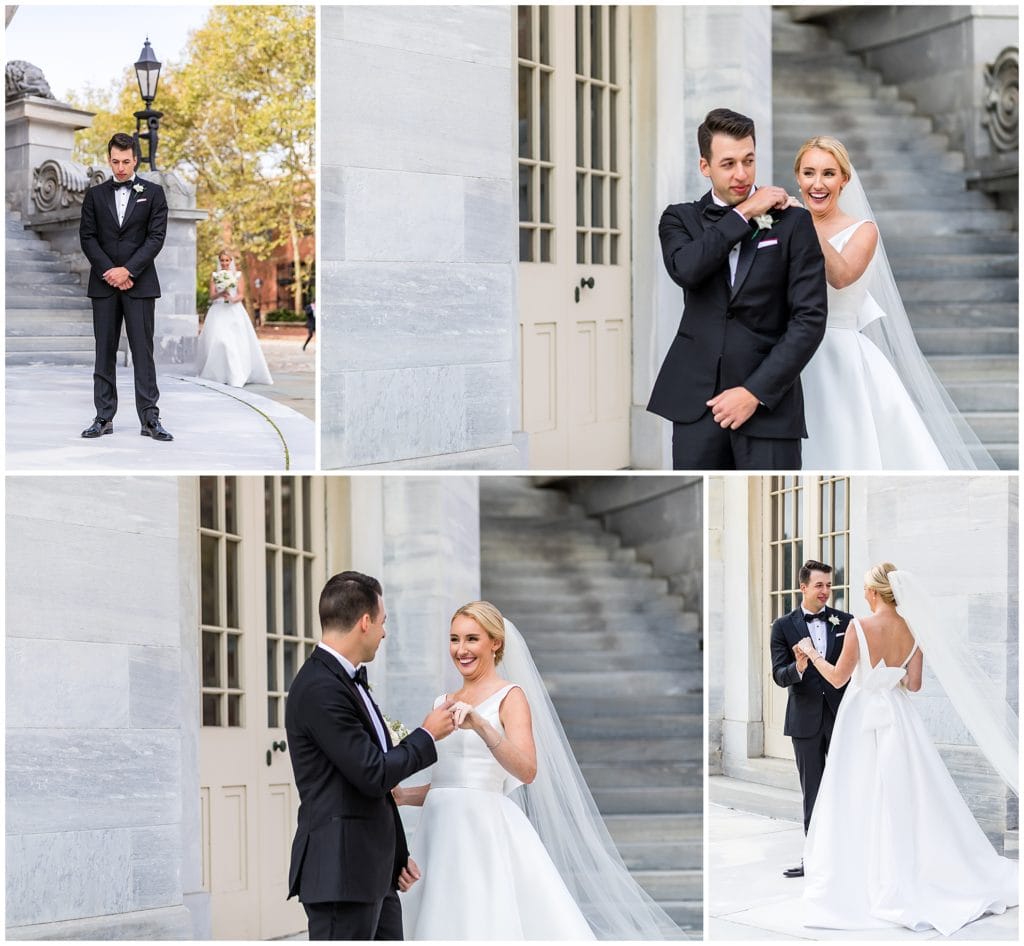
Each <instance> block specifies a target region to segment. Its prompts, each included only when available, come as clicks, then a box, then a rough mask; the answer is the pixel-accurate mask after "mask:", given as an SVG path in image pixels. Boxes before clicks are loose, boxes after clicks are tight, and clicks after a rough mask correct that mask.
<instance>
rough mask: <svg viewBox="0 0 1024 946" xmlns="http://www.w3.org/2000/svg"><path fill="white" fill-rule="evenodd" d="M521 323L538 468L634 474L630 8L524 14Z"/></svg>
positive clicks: (526, 423)
mask: <svg viewBox="0 0 1024 946" xmlns="http://www.w3.org/2000/svg"><path fill="white" fill-rule="evenodd" d="M516 15H517V17H518V34H517V53H518V73H517V82H518V86H517V88H518V115H519V217H520V225H519V236H520V242H519V249H520V252H519V257H520V264H519V315H520V349H521V359H522V360H521V365H522V372H521V379H520V381H521V392H522V405H521V408H522V420H523V429H524V430H525V431H526V432H527V433H528V434H529V451H530V465H531V467H533V468H534V469H605V470H607V469H619V468H622V467H625V466H627V465H628V464H629V459H630V450H629V411H630V401H631V397H630V379H631V358H632V354H631V350H632V335H631V321H632V319H631V295H630V294H631V280H630V272H631V265H630V263H631V260H630V173H629V121H630V109H629V8H628V7H624V8H617V7H609V6H577V7H571V6H536V7H533V6H531V7H518V8H517V10H516Z"/></svg>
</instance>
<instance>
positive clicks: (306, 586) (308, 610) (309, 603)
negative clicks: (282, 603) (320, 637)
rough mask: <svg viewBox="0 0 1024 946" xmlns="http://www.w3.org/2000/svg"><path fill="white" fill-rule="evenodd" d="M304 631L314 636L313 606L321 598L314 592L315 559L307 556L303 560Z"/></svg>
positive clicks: (305, 634)
mask: <svg viewBox="0 0 1024 946" xmlns="http://www.w3.org/2000/svg"><path fill="white" fill-rule="evenodd" d="M302 589H303V590H302V603H303V608H302V614H303V621H302V632H303V635H304V636H305V637H312V636H313V607H314V602H315V601H317V600H319V595H314V594H313V591H314V589H313V560H312V559H311V558H305V559H303V560H302Z"/></svg>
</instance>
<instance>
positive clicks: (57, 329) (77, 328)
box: [7, 317, 93, 338]
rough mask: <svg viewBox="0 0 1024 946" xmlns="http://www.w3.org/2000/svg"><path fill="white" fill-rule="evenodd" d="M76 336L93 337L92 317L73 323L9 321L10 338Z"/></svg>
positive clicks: (67, 321) (50, 320)
mask: <svg viewBox="0 0 1024 946" xmlns="http://www.w3.org/2000/svg"><path fill="white" fill-rule="evenodd" d="M76 335H88V336H89V338H92V337H93V334H92V318H91V317H89V318H82V319H80V320H78V321H71V320H68V319H61V320H58V319H39V320H38V321H35V322H32V323H28V322H27V321H25V320H22V319H19V320H17V321H14V320H13V319H10V318H9V319H7V337H8V338H31V337H33V336H38V337H40V338H54V337H58V338H59V337H68V338H70V337H72V336H76Z"/></svg>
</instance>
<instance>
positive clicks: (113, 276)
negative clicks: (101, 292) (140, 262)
mask: <svg viewBox="0 0 1024 946" xmlns="http://www.w3.org/2000/svg"><path fill="white" fill-rule="evenodd" d="M103 278H104V279H105V280H106V281H107V283H108V284H109V285H111V286H113V287H114V288H115V289H126V288H129V287H130V286H131V281H132V274H131V273H130V272H128V270H127V269H125V268H124V267H123V266H115V267H113V268H112V269H108V270H107V271H106V272H105V273H104V274H103ZM125 283H127V284H128V285H127V286H126V285H125Z"/></svg>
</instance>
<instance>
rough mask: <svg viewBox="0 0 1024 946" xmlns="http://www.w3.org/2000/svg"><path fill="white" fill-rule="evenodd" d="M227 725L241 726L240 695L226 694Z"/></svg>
mask: <svg viewBox="0 0 1024 946" xmlns="http://www.w3.org/2000/svg"><path fill="white" fill-rule="evenodd" d="M228 725H229V726H241V725H242V695H241V694H240V693H229V694H228Z"/></svg>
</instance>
